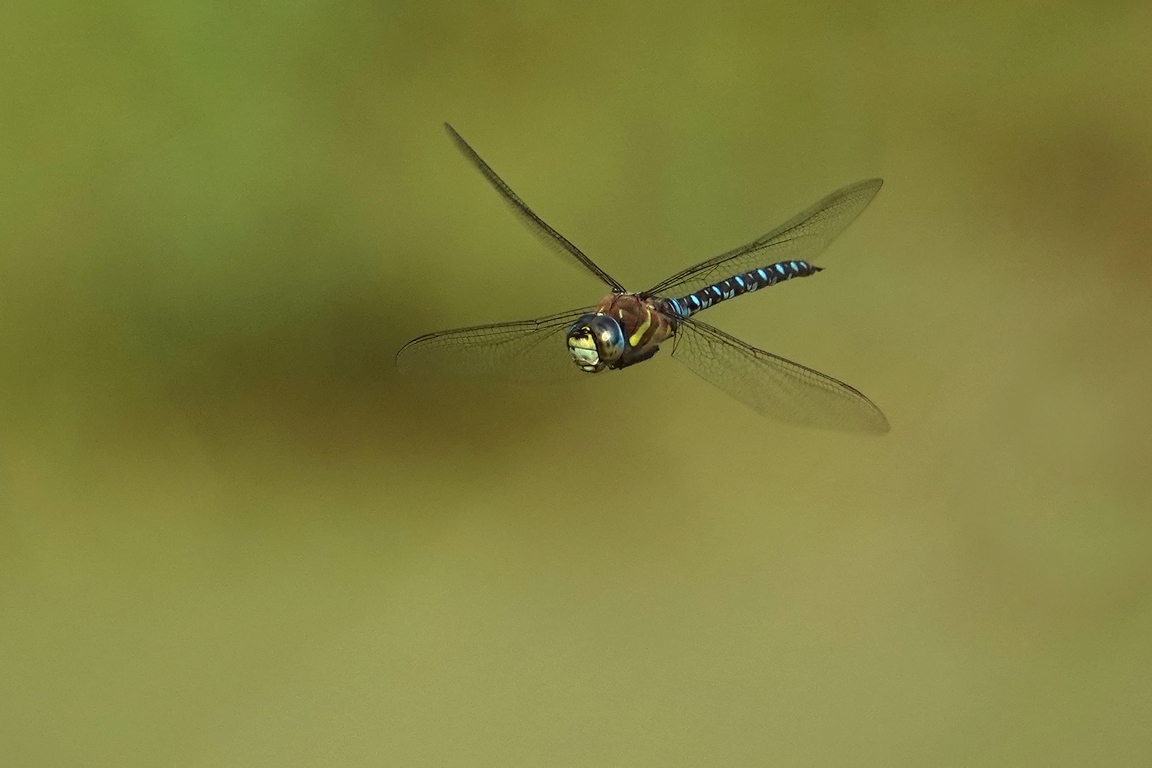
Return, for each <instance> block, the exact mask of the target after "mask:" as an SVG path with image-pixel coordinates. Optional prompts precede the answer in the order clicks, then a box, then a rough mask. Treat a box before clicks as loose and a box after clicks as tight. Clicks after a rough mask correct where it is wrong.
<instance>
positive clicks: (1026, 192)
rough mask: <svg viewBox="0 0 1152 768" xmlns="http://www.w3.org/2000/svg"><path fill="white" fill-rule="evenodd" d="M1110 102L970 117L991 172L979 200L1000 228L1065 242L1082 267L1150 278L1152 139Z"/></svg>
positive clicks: (975, 151)
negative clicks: (1008, 118) (1006, 117)
mask: <svg viewBox="0 0 1152 768" xmlns="http://www.w3.org/2000/svg"><path fill="white" fill-rule="evenodd" d="M1105 106H1106V105H1092V104H1090V103H1086V104H1079V105H1077V107H1078V108H1077V109H1074V110H1072V111H1064V112H1050V113H1046V114H1040V115H1036V116H1034V117H1033V119H1032V120H1030V121H1028V122H1022V123H1016V124H1011V123H1009V124H1005V123H1003V122H1000V121H997V120H990V121H988V122H982V123H971V124H968V125H967V126H966V128H965V129H964V132H963V135H964V139H965V141H966V143H967V144H968V145H969V146H968V150H969V151H970V152H971V153H972V156H973V158H976V159H977V161H978V162H979V167H980V169H981V172H982V173H983V174H984V175H985V176H986V177H987V181H986V182H985V183H984V185H983V188H984V191H985V194H984V195H983V196H982V197H983V199H982V200H980V201H979V202H980V203H982V204H983V205H984V206H985V207H987V208H988V210H989V211H990V215H989V218H990V222H993V223H994V225H995V226H997V227H999V228H1003V229H1006V230H1008V231H1009V232H1015V233H1016V234H1018V235H1021V236H1024V237H1026V238H1029V239H1032V238H1037V239H1039V240H1040V241H1041V242H1043V241H1044V240H1045V239H1047V238H1058V239H1060V240H1064V241H1067V242H1068V243H1069V244H1070V245H1072V246H1074V247H1075V248H1077V250H1076V255H1075V258H1076V263H1078V264H1079V265H1080V267H1081V268H1101V267H1102V268H1104V269H1107V270H1108V271H1109V272H1110V273H1111V274H1112V275H1114V276H1115V277H1117V278H1128V279H1141V280H1146V279H1149V278H1150V277H1152V257H1150V256H1149V254H1150V252H1152V216H1150V215H1149V211H1152V147H1150V146H1149V145H1148V144H1147V143H1146V142H1143V141H1141V140H1140V137H1141V135H1142V133H1141V132H1140V131H1135V130H1131V129H1130V128H1129V127H1126V126H1124V125H1123V121H1122V120H1120V119H1119V118H1118V117H1117V116H1116V115H1114V114H1109V113H1108V111H1107V110H1106V108H1105ZM1064 252H1065V253H1067V252H1068V251H1067V249H1065V251H1064ZM1063 266H1065V267H1073V266H1074V265H1073V264H1072V263H1065V264H1064V265H1063Z"/></svg>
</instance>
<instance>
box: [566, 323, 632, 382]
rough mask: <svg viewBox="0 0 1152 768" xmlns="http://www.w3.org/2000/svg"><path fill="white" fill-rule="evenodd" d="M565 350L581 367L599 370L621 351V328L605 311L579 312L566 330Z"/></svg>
mask: <svg viewBox="0 0 1152 768" xmlns="http://www.w3.org/2000/svg"><path fill="white" fill-rule="evenodd" d="M568 352H569V353H570V354H571V355H572V361H573V362H575V363H576V365H578V366H579V367H580V368H581V370H585V371H587V372H588V373H599V372H600V371H602V370H604V369H605V368H607V367H608V366H609V365H610V364H611V363H614V362H616V361H617V360H619V359H620V356H621V355H623V354H624V331H623V330H622V329H621V328H620V323H618V322H616V320H614V319H613V318H611V317H609V316H608V315H598V314H594V313H591V312H590V313H588V314H586V315H582V316H581V317H580V319H579V320H577V321H576V322H575V323H573V324H572V327H571V328H570V329H569V330H568Z"/></svg>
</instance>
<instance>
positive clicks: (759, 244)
mask: <svg viewBox="0 0 1152 768" xmlns="http://www.w3.org/2000/svg"><path fill="white" fill-rule="evenodd" d="M883 183H884V181H883V180H882V179H866V180H865V181H858V182H856V183H855V184H849V185H848V186H846V187H844V188H843V189H839V190H837V191H835V192H833V193H832V194H830V195H828V196H827V197H825V198H824V199H823V200H821V201H820V202H818V203H816V204H815V205H813V206H811V207H810V208H808V209H807V210H805V211H802V212H801V213H798V214H797V215H795V216H793V217H792V218H791V219H789V220H788V221H786V222H785V223H783V224H781V225H780V226H779V227H777V228H776V229H774V230H772V231H771V232H769V233H768V234H766V235H764V236H763V237H760V238H757V239H756V240H753V241H752V242H750V243H748V244H747V245H742V246H740V247H739V248H736V249H735V250H731V251H728V252H727V253H722V254H720V255H719V256H715V257H713V258H711V259H708V260H707V261H704V262H701V263H700V264H697V265H696V266H694V267H689V268H688V269H685V270H683V271H681V272H678V273H677V274H675V275H673V276H672V277H670V278H668V279H667V280H665V281H664V282H662V283H660V284H659V285H657V286H655V287H654V288H651V289H649V290H647V291H645V294H647V295H661V296H672V295H681V294H687V293H692V292H693V291H697V290H699V289H701V288H704V287H705V286H708V285H712V284H713V283H716V282H719V281H720V280H723V279H724V278H726V277H731V276H732V275H739V274H741V273H744V272H750V271H752V270H754V269H756V268H758V267H763V266H766V265H768V264H775V263H777V262H781V261H811V260H812V259H813V258H814V257H815V256H817V255H818V254H819V253H820V252H821V251H823V250H824V249H825V248H827V247H828V245H829V244H830V243H831V242H832V241H833V240H835V239H836V236H837V235H839V234H840V233H841V232H843V231H844V230H845V229H846V228H847V227H848V225H849V224H851V223H852V221H853V220H854V219H855V218H856V217H857V216H859V215H860V213H861V212H862V211H863V210H864V209H865V208H866V207H867V206H868V203H870V202H871V201H872V198H873V197H875V196H876V193H877V192H879V191H880V186H881V185H882V184H883Z"/></svg>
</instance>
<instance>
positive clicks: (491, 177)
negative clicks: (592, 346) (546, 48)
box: [444, 123, 624, 293]
mask: <svg viewBox="0 0 1152 768" xmlns="http://www.w3.org/2000/svg"><path fill="white" fill-rule="evenodd" d="M444 127H445V128H446V129H447V130H448V135H449V136H450V137H452V141H454V142H455V143H456V146H457V147H458V148H459V149H460V151H461V152H462V153H463V154H464V157H466V158H468V160H469V162H471V163H472V165H474V166H476V169H477V170H478V171H480V173H482V174H484V178H486V179H487V180H488V183H489V184H491V185H492V186H493V187H494V188H495V189H496V191H497V192H499V193H500V196H501V197H503V198H504V202H506V203H507V204H508V207H510V208H511V209H512V211H513V213H515V214H516V215H517V216H519V217H520V219H521V220H522V221H523V222H524V223H525V224H527V225H528V228H529V229H530V230H532V233H533V234H534V235H536V237H538V238H539V239H540V242H542V243H544V245H546V246H548V247H549V248H551V249H552V250H553V251H555V252H556V253H558V254H560V256H562V257H563V258H565V259H566V260H567V259H571V260H573V261H575V262H576V263H577V264H579V265H580V266H582V267H583V268H584V269H586V270H588V271H589V272H591V273H592V274H594V275H596V277H598V278H600V280H601V281H603V282H604V283H605V284H606V285H608V286H611V288H612V290H613V291H615V292H616V293H624V286H622V285H620V283H618V282H616V281H615V280H614V279H613V278H612V276H611V275H609V274H608V273H607V272H605V271H604V270H602V269H600V267H598V266H597V265H596V262H594V261H592V259H590V258H588V257H587V256H586V255H585V254H584V252H583V251H581V250H580V249H579V248H577V247H576V246H575V245H573V244H572V243H571V242H569V241H568V238H566V237H564V235H562V234H560V233H559V232H557V231H556V230H554V229H552V227H550V226H548V224H547V223H546V222H545V221H544V219H542V218H540V217H539V216H537V215H536V214H535V213H533V211H532V209H531V208H529V207H528V205H527V204H526V203H525V202H524V201H523V200H521V199H520V196H519V195H517V194H516V193H515V192H513V191H512V188H511V187H509V186H508V185H507V184H505V183H504V180H503V179H501V178H500V177H499V176H497V175H496V171H494V170H492V168H491V167H490V166H489V165H488V163H486V162H484V160H483V159H482V158H481V157H480V155H478V154H477V153H476V150H474V149H472V147H470V146H469V145H468V142H466V141H464V138H463V137H462V136H461V135H460V134H458V133H456V129H454V128H453V127H452V126H450V125H448V123H444Z"/></svg>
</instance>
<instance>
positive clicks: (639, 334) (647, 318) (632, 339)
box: [628, 307, 652, 347]
mask: <svg viewBox="0 0 1152 768" xmlns="http://www.w3.org/2000/svg"><path fill="white" fill-rule="evenodd" d="M651 325H652V310H650V309H648V307H644V322H642V323H640V327H639V328H637V329H636V333H634V334H632V335H631V336H629V337H628V343H629V344H631V345H632V346H633V347H635V346H636V345H637V344H639V343H640V339H642V338H644V334H645V333H646V332H647V330H648V328H649V327H650V326H651Z"/></svg>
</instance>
